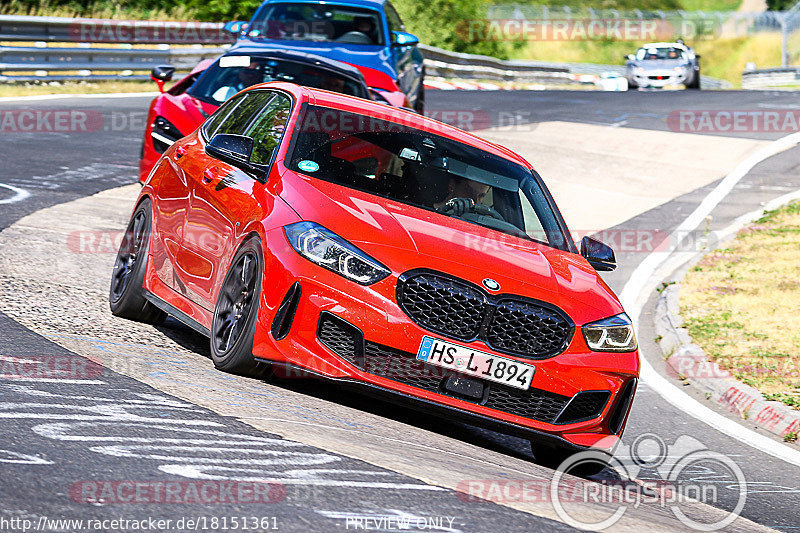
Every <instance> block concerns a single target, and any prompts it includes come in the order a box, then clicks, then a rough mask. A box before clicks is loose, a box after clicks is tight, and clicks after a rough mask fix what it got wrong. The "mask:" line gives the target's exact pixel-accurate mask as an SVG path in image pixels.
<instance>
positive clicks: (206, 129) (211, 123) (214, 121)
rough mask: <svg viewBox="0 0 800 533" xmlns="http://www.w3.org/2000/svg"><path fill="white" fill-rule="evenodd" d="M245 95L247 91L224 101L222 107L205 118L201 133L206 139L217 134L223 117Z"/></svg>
mask: <svg viewBox="0 0 800 533" xmlns="http://www.w3.org/2000/svg"><path fill="white" fill-rule="evenodd" d="M245 96H247V93H245V94H242V95H240V96H237V97H235V98H231V99H230V100H228V101H227V102H225V103H224V104H223V105H222V107H220V108H219V109H217V110H216V111H215V112H214V114H213V115H211V117H209V119H208V120H206V122H205V124H203V134H205V136H206V139H208V140H209V141H210V140H211V138H212V137H214V135H216V134H217V128H219V125H220V124H221V123H222V121H223V120H225V117H227V116H228V115H229V114H230V112H231V110H232V109H233V108H235V107H236V106H238V105H239V104H240V103H241V101H242V100H243V99H244V97H245Z"/></svg>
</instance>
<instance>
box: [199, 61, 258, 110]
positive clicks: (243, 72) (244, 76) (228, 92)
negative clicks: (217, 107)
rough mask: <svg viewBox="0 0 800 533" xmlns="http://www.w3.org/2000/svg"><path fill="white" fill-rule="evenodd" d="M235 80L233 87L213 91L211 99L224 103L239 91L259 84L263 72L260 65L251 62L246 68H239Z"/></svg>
mask: <svg viewBox="0 0 800 533" xmlns="http://www.w3.org/2000/svg"><path fill="white" fill-rule="evenodd" d="M237 78H238V79H237V80H236V82H235V83H234V84H233V85H228V86H224V87H220V88H219V89H217V90H216V91H214V94H213V95H211V96H212V98H214V99H215V100H217V101H218V102H224V101H225V100H227V99H228V98H230V97H231V96H233V95H234V94H236V93H238V92H239V91H241V90H243V89H246V88H248V87H250V86H251V85H255V84H256V83H261V82H262V81H264V71H263V70H262V68H261V65H260V64H258V63H255V62H253V63H250V66H248V67H245V68H240V69H239V72H238V73H237Z"/></svg>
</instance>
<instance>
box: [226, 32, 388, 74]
mask: <svg viewBox="0 0 800 533" xmlns="http://www.w3.org/2000/svg"><path fill="white" fill-rule="evenodd" d="M245 47H247V48H250V47H257V48H260V49H263V50H281V51H283V50H291V51H294V52H303V53H306V54H315V55H319V56H322V57H326V58H328V59H335V60H336V61H341V62H343V63H349V64H351V65H355V66H357V67H367V68H371V69H375V70H379V71H381V72H384V73H386V74H387V75H389V76H390V77H391V78H392V79H394V80H396V79H397V72H396V71H395V69H394V67H393V66H392V64H391V62H390V58H389V54H388V52H387V49H386V47H383V46H377V45H375V46H370V45H363V44H347V43H319V42H312V41H278V40H274V39H259V38H257V37H256V38H245V39H240V40H239V41H238V42H237V43H236V47H235V48H232V49H231V50H230V52H233V51H235V50H236V49H237V48H245ZM230 52H229V53H230Z"/></svg>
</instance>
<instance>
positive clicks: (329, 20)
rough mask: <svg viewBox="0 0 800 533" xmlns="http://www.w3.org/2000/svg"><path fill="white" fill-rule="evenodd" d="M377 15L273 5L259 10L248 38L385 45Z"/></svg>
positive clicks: (314, 6) (354, 9) (341, 8)
mask: <svg viewBox="0 0 800 533" xmlns="http://www.w3.org/2000/svg"><path fill="white" fill-rule="evenodd" d="M382 28H383V26H382V24H381V17H380V15H379V14H378V12H377V11H374V10H372V9H362V8H358V7H349V6H334V5H325V4H291V3H270V4H266V5H265V6H264V7H263V8H262V9H260V10H259V11H258V12H257V13H256V15H255V18H254V19H253V21H252V23H251V24H250V27H249V28H248V31H247V34H248V36H250V37H262V38H265V39H278V40H287V41H317V42H335V43H346V44H363V45H383V43H384V36H383V29H382Z"/></svg>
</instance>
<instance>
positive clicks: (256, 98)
mask: <svg viewBox="0 0 800 533" xmlns="http://www.w3.org/2000/svg"><path fill="white" fill-rule="evenodd" d="M274 95H275V93H273V92H270V91H251V92H248V93H245V97H244V99H243V100H242V101H240V102H239V103H238V105H236V107H234V108H233V109H232V110H231V112H230V113H228V116H226V117H225V120H223V121H222V123H221V124H220V125H219V128H217V131H215V132H214V134H215V135H217V134H220V133H233V134H235V135H244V131H245V128H246V127H247V125H248V124H249V123H250V121H251V120H253V117H255V115H256V112H258V110H259V109H261V108H262V107H264V104H266V103H267V102H268V101H269V99H270V98H272V97H273V96H274Z"/></svg>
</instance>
